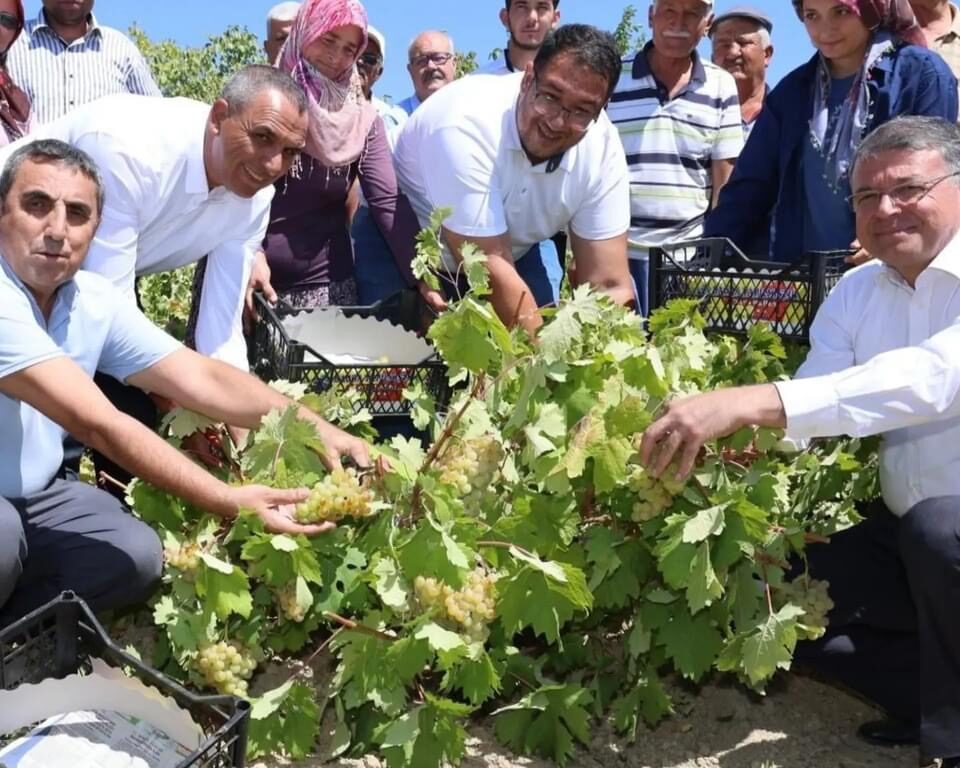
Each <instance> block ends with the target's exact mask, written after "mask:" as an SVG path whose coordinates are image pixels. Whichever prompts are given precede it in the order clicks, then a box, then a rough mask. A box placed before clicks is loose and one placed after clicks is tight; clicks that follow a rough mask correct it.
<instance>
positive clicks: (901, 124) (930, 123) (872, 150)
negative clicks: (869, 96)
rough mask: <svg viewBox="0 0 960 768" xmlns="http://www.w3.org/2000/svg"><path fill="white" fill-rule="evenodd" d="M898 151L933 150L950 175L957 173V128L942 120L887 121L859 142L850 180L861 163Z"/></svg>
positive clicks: (907, 118)
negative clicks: (938, 155)
mask: <svg viewBox="0 0 960 768" xmlns="http://www.w3.org/2000/svg"><path fill="white" fill-rule="evenodd" d="M898 149H900V150H907V151H909V152H923V151H925V150H936V151H937V152H939V153H940V156H941V157H942V158H943V163H944V165H946V166H947V168H948V169H949V170H950V171H951V172H954V171H955V172H957V173H960V127H958V126H957V124H956V123H954V122H952V121H950V120H944V119H943V118H942V117H927V116H917V115H909V116H904V117H895V118H894V119H893V120H889V121H888V122H886V123H884V124H883V125H881V126H880V127H879V128H877V129H876V130H874V131H873V132H872V133H870V134H868V135H867V137H866V138H865V139H864V140H863V141H862V142H860V146H859V147H857V151H856V154H855V155H854V158H853V163H852V164H851V166H850V176H851V177H852V176H853V171H854V169H855V168H856V167H857V163H859V162H860V161H861V160H864V159H867V158H873V157H876V156H877V155H879V154H880V153H882V152H892V151H896V150H898Z"/></svg>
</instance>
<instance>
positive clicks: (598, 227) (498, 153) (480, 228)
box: [394, 24, 633, 333]
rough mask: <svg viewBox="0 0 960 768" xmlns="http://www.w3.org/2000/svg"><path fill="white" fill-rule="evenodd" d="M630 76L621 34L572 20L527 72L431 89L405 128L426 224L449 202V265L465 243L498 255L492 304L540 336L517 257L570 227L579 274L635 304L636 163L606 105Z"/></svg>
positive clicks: (403, 156) (409, 172)
mask: <svg viewBox="0 0 960 768" xmlns="http://www.w3.org/2000/svg"><path fill="white" fill-rule="evenodd" d="M619 77H620V57H619V54H618V52H617V49H616V42H615V41H614V39H613V37H612V36H611V35H609V34H608V33H606V32H601V31H600V30H597V29H596V28H594V27H590V26H587V25H585V24H569V25H566V26H563V27H560V28H559V29H557V30H556V32H554V33H552V34H550V35H549V36H548V37H547V39H546V40H545V41H544V44H543V46H541V48H540V51H539V52H538V53H537V57H536V60H535V61H534V62H533V63H532V64H529V65H527V68H526V70H525V71H524V73H523V74H522V75H521V74H516V75H510V76H508V77H507V78H497V77H483V76H477V77H467V78H464V79H463V80H460V81H458V82H456V83H454V84H453V85H451V86H449V87H448V88H444V89H443V90H442V91H441V92H440V93H438V94H436V95H435V96H433V97H431V99H430V100H429V101H428V102H427V103H426V104H424V105H423V106H422V107H421V108H420V109H419V110H417V112H415V113H414V114H413V115H412V116H411V118H410V120H409V121H407V124H406V126H405V127H404V129H403V131H402V132H401V134H400V138H399V140H398V142H397V149H396V153H395V155H394V161H395V163H396V166H397V177H398V179H399V181H400V186H401V188H402V189H403V190H404V192H405V193H406V194H407V196H408V197H409V198H410V202H411V203H412V204H413V208H414V210H415V211H416V213H417V216H418V217H419V218H420V221H421V223H422V224H424V225H426V223H427V221H428V220H429V217H430V213H431V211H432V210H433V209H434V208H438V207H450V208H452V209H453V213H452V214H451V216H450V217H449V218H448V219H447V220H446V222H445V223H444V228H443V238H444V243H445V245H446V252H445V254H444V257H445V264H446V266H447V268H448V269H449V270H450V271H451V272H456V268H457V261H458V259H459V258H460V257H459V254H460V252H461V248H462V247H463V246H464V245H465V244H466V243H471V244H473V245H475V246H477V247H478V248H479V249H480V250H482V251H483V252H484V253H486V254H487V256H488V260H487V269H488V271H489V273H490V284H491V288H492V295H491V301H492V303H493V306H494V309H495V310H496V311H497V313H498V315H499V316H500V318H501V319H502V320H503V321H504V322H506V323H511V324H512V323H514V322H515V321H519V323H520V324H521V325H522V326H523V327H524V328H526V329H527V330H528V331H529V332H531V333H533V332H535V331H536V329H537V328H538V327H539V326H540V322H541V320H540V315H539V313H538V311H537V305H536V302H535V300H534V297H533V293H532V291H531V289H530V287H529V286H528V285H527V284H526V283H525V281H524V280H523V279H522V277H521V276H520V274H518V272H517V269H516V267H515V266H514V260H515V259H518V258H520V257H521V256H523V254H525V253H527V251H529V250H530V247H531V246H532V245H533V244H534V243H537V242H540V241H542V240H545V239H547V238H549V237H550V236H551V235H553V234H554V233H555V232H558V231H560V230H562V229H568V231H569V233H570V240H571V245H572V250H573V255H574V258H575V259H576V264H577V278H578V280H579V281H580V282H583V283H590V284H592V285H593V286H595V287H596V288H597V289H599V290H601V291H604V292H606V293H607V294H609V295H610V296H611V298H613V300H614V301H618V302H621V303H628V302H630V301H631V300H632V299H633V290H632V287H631V285H630V277H629V274H628V271H627V260H626V234H627V229H628V227H629V224H630V212H629V199H628V195H629V187H628V183H627V167H626V161H625V159H624V155H623V148H622V147H621V145H620V141H619V138H618V136H617V132H616V130H615V129H614V128H613V126H612V125H611V123H610V121H609V119H608V118H607V116H606V114H605V113H604V111H603V107H604V105H605V104H606V103H607V100H608V99H609V98H610V93H611V92H612V91H613V88H614V87H615V86H616V83H617V79H618V78H619Z"/></svg>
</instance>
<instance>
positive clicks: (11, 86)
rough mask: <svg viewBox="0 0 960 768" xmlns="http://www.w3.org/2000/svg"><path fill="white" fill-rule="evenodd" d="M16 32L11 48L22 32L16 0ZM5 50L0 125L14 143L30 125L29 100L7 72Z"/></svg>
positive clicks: (0, 66)
mask: <svg viewBox="0 0 960 768" xmlns="http://www.w3.org/2000/svg"><path fill="white" fill-rule="evenodd" d="M16 14H17V20H18V21H19V22H20V23H19V25H18V26H17V32H16V34H15V35H14V36H13V40H11V41H10V45H11V46H12V45H13V44H14V43H15V42H16V40H17V38H18V37H20V33H21V32H23V3H22V2H21V0H17V8H16ZM9 50H10V48H7V50H6V51H0V123H3V129H4V131H6V134H7V137H8V139H9V140H10V141H16V140H17V139H19V138H20V137H21V136H23V135H24V134H26V133H27V129H28V126H29V123H30V98H29V97H28V96H27V94H25V93H24V92H23V91H22V90H20V88H19V86H17V84H16V83H14V82H13V79H12V78H11V77H10V73H9V72H8V71H7V51H9Z"/></svg>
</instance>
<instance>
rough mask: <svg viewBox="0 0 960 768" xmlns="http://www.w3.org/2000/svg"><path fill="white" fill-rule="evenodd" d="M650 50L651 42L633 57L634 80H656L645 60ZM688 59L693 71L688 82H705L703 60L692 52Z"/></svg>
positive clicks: (648, 62) (651, 47) (648, 63)
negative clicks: (647, 78) (691, 63)
mask: <svg viewBox="0 0 960 768" xmlns="http://www.w3.org/2000/svg"><path fill="white" fill-rule="evenodd" d="M652 50H653V40H651V41H650V42H649V43H647V44H646V45H645V46H643V50H642V51H640V53H638V54H637V55H636V56H635V57H634V59H633V79H634V80H640V79H641V78H643V77H652V78H653V79H654V80H656V75H654V74H653V70H652V69H650V61H649V60H648V59H647V56H648V55H649V54H650V52H651V51H652ZM690 58H691V59H692V60H693V71H692V72H691V73H690V82H691V83H694V82H696V83H700V84H703V83H705V82H707V70H706V68H705V67H704V66H703V60H702V59H701V58H700V54H699V53H697V52H696V50H694V52H693V53H692V54H690Z"/></svg>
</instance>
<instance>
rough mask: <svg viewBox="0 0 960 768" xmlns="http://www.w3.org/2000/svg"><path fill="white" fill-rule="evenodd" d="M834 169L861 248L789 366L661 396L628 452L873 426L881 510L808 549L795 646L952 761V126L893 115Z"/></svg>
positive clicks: (955, 359)
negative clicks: (769, 379) (826, 594)
mask: <svg viewBox="0 0 960 768" xmlns="http://www.w3.org/2000/svg"><path fill="white" fill-rule="evenodd" d="M851 180H852V185H851V186H852V189H853V195H852V197H851V202H852V205H853V208H854V210H855V212H856V215H857V236H858V237H859V239H860V242H861V243H862V244H863V245H864V247H865V248H866V249H867V250H868V251H869V252H870V253H871V254H873V256H874V257H876V260H875V261H872V262H869V263H867V264H865V265H863V266H861V267H859V268H857V269H855V270H852V271H851V272H849V273H848V274H847V275H845V276H844V278H843V279H842V280H841V281H840V283H839V284H838V285H837V287H836V288H835V289H834V290H833V291H832V292H831V294H830V295H829V296H828V297H827V299H826V300H825V301H824V303H823V305H822V306H821V308H820V311H819V312H818V313H817V317H816V318H815V320H814V322H813V326H812V327H811V330H810V343H811V349H810V353H809V355H808V357H807V359H806V361H805V362H804V364H803V365H802V366H801V367H800V369H799V371H798V372H797V377H796V378H795V379H794V380H792V381H786V382H780V383H777V384H764V385H759V386H753V387H737V388H733V389H727V390H718V391H716V392H711V393H707V394H703V395H697V396H694V397H690V398H683V399H679V400H676V401H673V402H672V403H670V405H669V407H668V408H667V409H666V412H665V414H664V415H663V416H662V417H661V418H660V419H659V420H658V421H657V422H655V423H654V424H653V425H651V426H650V427H649V428H648V429H647V430H646V432H645V434H644V439H643V445H642V449H641V458H642V459H643V460H644V463H646V464H647V466H650V467H652V468H653V471H654V472H655V474H659V473H661V472H662V471H663V470H664V469H665V467H666V466H667V464H668V463H669V462H670V461H671V459H672V458H673V457H679V460H680V471H681V472H682V473H687V472H689V471H690V469H691V468H692V466H693V463H694V461H695V459H696V456H697V452H698V451H699V449H700V447H701V446H702V445H703V443H704V442H705V441H707V440H711V439H713V438H715V437H719V436H723V435H727V434H731V433H732V432H734V431H736V430H737V429H738V428H740V427H742V426H747V425H761V426H770V427H786V430H787V435H788V436H789V437H791V438H795V439H808V438H815V437H826V436H833V435H843V434H847V435H854V436H860V435H873V434H882V435H883V442H882V444H881V449H880V481H881V487H882V490H883V502H884V503H885V507H886V509H880V510H875V511H874V513H873V514H872V515H870V516H868V518H867V520H866V521H865V522H863V523H861V524H860V525H858V526H856V527H854V528H852V529H850V530H848V531H844V532H843V533H841V534H839V535H837V536H834V537H833V540H832V541H831V543H830V545H829V546H820V547H817V546H813V547H810V548H808V555H809V560H810V569H811V574H812V575H813V576H815V577H817V578H821V579H826V580H828V581H830V583H831V592H832V595H833V600H834V602H835V604H836V607H835V608H834V610H833V611H832V612H831V614H830V626H829V628H828V631H827V635H826V636H825V638H823V639H822V640H821V641H817V645H816V647H815V648H814V649H813V651H812V653H811V655H812V656H813V657H814V660H815V661H816V662H817V663H819V664H821V665H822V667H823V668H824V670H825V671H827V672H828V673H829V674H833V675H835V676H837V677H839V678H840V679H841V680H843V681H844V682H845V683H846V684H847V685H849V686H851V687H853V688H855V689H857V690H859V691H860V692H861V693H863V694H865V695H866V696H868V697H869V698H871V699H872V700H874V701H875V702H877V703H878V704H880V705H881V706H882V707H883V708H884V709H886V710H887V712H888V713H889V714H890V715H891V716H892V718H893V719H892V720H887V721H880V722H878V723H868V724H865V725H864V726H861V730H860V734H861V735H862V736H863V737H864V738H867V739H868V740H871V741H874V742H877V741H880V742H887V743H907V742H909V741H910V740H911V738H912V739H913V740H916V738H917V737H918V736H919V740H920V746H921V755H923V756H925V757H926V758H931V759H932V758H942V759H943V760H944V762H943V763H942V765H943V766H960V612H958V610H957V605H958V603H957V600H958V595H960V567H958V563H960V535H958V532H960V234H958V233H960V218H958V217H957V211H958V210H960V129H958V128H957V127H956V126H955V125H953V124H950V123H947V122H946V121H943V120H941V119H939V118H928V117H904V118H898V119H896V120H892V121H891V122H889V123H886V124H885V125H883V126H881V127H880V128H878V129H877V130H876V131H875V132H874V133H873V134H871V135H870V136H868V137H867V138H866V139H865V140H864V141H863V143H862V144H861V146H860V148H859V149H858V151H857V156H856V159H855V163H854V166H853V173H852V175H851ZM881 506H882V505H881ZM798 650H799V649H798ZM918 729H919V730H918Z"/></svg>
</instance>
